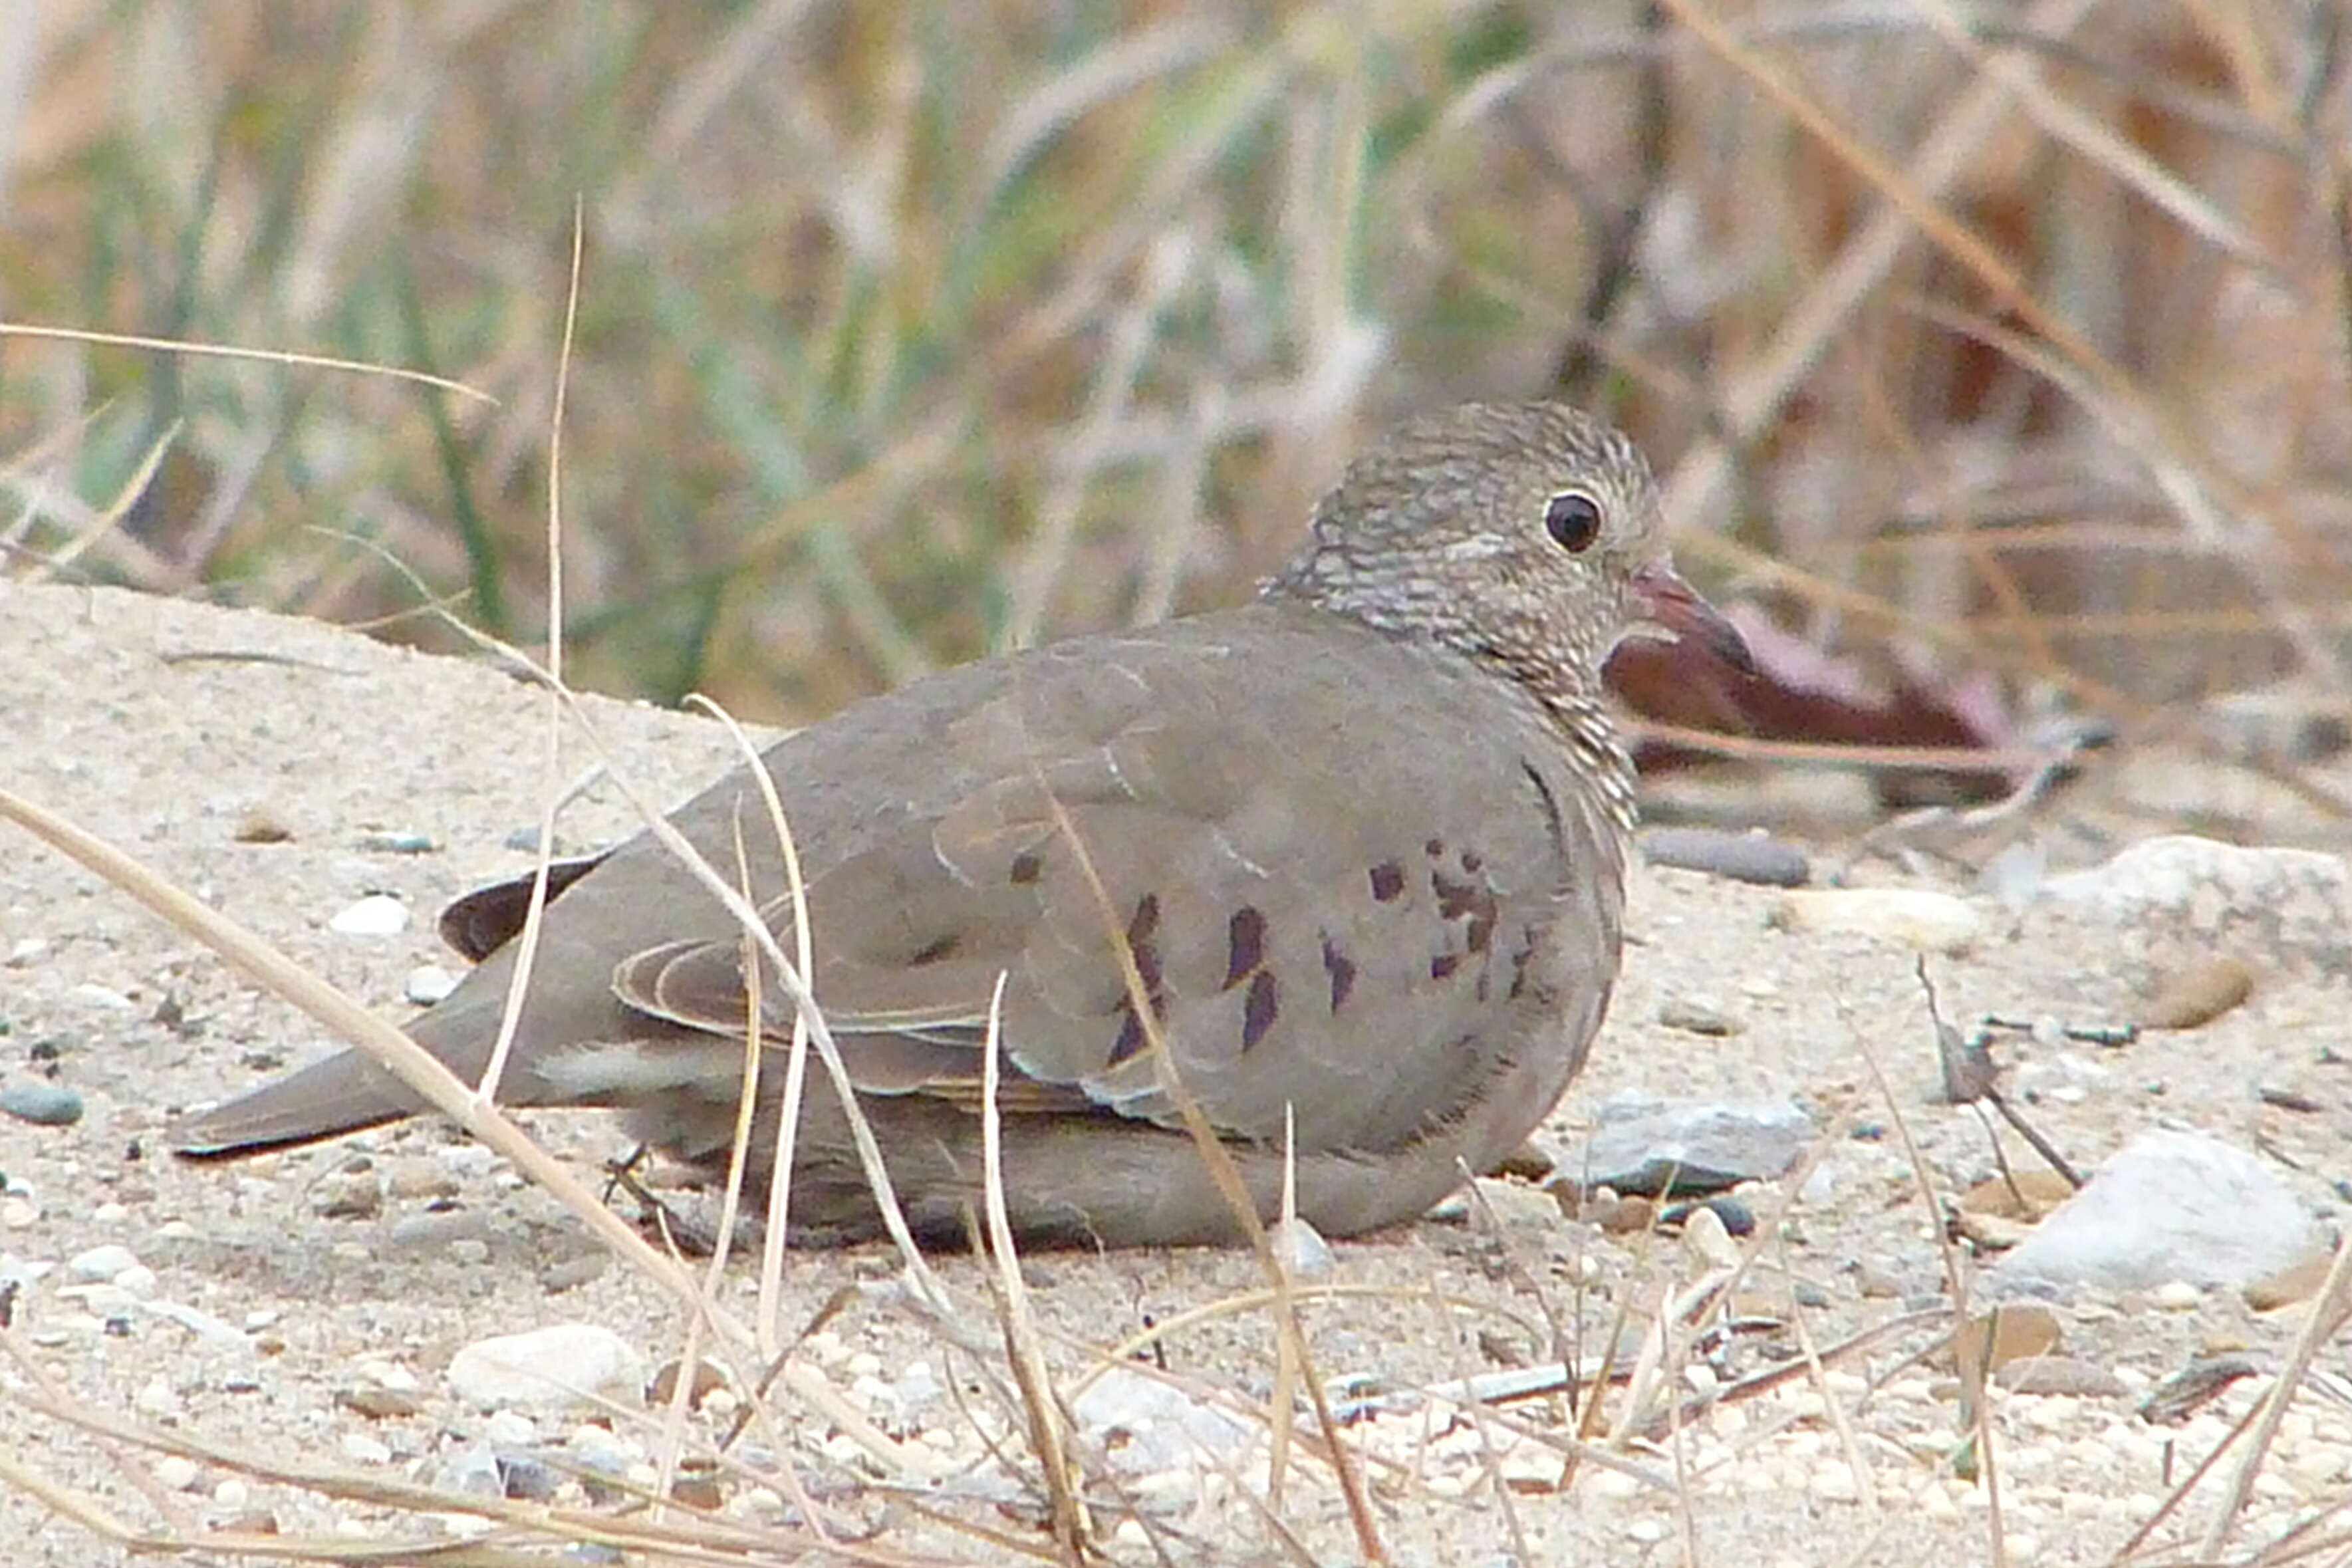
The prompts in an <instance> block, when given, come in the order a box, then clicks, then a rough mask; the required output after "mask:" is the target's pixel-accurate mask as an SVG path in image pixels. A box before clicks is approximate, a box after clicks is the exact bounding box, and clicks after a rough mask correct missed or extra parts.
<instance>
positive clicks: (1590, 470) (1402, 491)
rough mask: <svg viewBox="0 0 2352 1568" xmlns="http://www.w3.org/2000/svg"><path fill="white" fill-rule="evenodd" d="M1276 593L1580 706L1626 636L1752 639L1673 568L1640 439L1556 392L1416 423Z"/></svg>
mask: <svg viewBox="0 0 2352 1568" xmlns="http://www.w3.org/2000/svg"><path fill="white" fill-rule="evenodd" d="M1267 587H1268V592H1269V593H1270V594H1274V595H1284V596H1288V597H1294V598H1299V599H1304V600H1306V601H1307V602H1308V603H1310V604H1314V605H1318V606H1320V607H1322V608H1324V609H1328V610H1330V611H1333V612H1334V613H1336V614H1339V615H1344V616H1351V617H1353V618H1355V619H1357V620H1360V621H1364V622H1366V623H1368V624H1370V625H1372V626H1378V627H1380V628H1381V629H1382V630H1384V631H1388V632H1391V633H1393V634H1394V635H1396V636H1399V637H1411V638H1413V639H1416V640H1427V641H1431V642H1435V643H1438V644H1440V645H1443V646H1444V647H1448V648H1451V649H1453V650H1454V651H1455V652H1458V653H1462V654H1464V655H1465V656H1467V657H1469V658H1475V659H1477V660H1479V661H1481V662H1483V663H1488V664H1491V665H1494V666H1496V667H1497V668H1500V669H1501V670H1502V671H1504V672H1505V673H1507V674H1508V675H1509V676H1510V677H1511V678H1512V679H1517V680H1518V681H1520V682H1521V683H1522V684H1524V685H1526V686H1528V688H1529V689H1531V690H1532V691H1533V692H1534V693H1535V694H1536V695H1537V696H1538V698H1539V699H1542V700H1546V701H1547V703H1548V704H1551V705H1559V704H1562V703H1566V704H1568V705H1570V706H1576V707H1580V706H1582V705H1583V704H1584V703H1585V702H1588V701H1590V700H1591V698H1592V697H1593V696H1594V695H1595V694H1596V693H1597V691H1598V688H1599V682H1600V671H1601V662H1602V661H1603V660H1604V659H1606V658H1608V657H1609V653H1610V650H1611V649H1612V648H1614V647H1616V646H1617V642H1618V640H1619V639H1620V638H1621V637H1625V636H1627V635H1629V634H1631V635H1634V636H1650V637H1670V638H1688V639H1690V640H1692V641H1694V642H1696V643H1698V644H1701V645H1703V646H1704V647H1706V648H1707V649H1708V650H1709V651H1710V652H1712V653H1713V654H1715V655H1716V656H1717V657H1719V658H1724V659H1726V660H1727V661H1728V662H1729V663H1731V664H1732V665H1734V666H1735V667H1737V668H1747V667H1748V649H1747V646H1746V645H1745V644H1744V643H1743V642H1742V641H1741V640H1740V637H1739V634H1738V632H1737V631H1735V630H1734V629H1733V628H1732V627H1731V626H1730V624H1729V623H1728V622H1727V621H1725V620H1724V618H1723V617H1722V616H1720V615H1719V614H1717V611H1716V610H1715V608H1714V606H1712V605H1709V604H1707V602H1706V600H1704V599H1702V598H1700V597H1699V596H1698V595H1697V594H1696V592H1694V591H1693V590H1692V588H1691V586H1690V584H1687V583H1685V581H1683V579H1682V576H1681V574H1678V573H1677V572H1675V567H1674V562H1673V560H1672V559H1671V558H1670V557H1669V556H1668V555H1667V553H1666V542H1665V530H1664V523H1663V521H1662V520H1661V518H1660V516H1659V511H1658V490H1657V485H1656V483H1655V481H1654V480H1653V479H1651V477H1650V466H1649V464H1648V463H1647V462H1645V461H1643V458H1642V454H1641V452H1640V450H1639V449H1638V448H1636V447H1634V445H1633V442H1632V441H1631V440H1629V439H1628V438H1627V437H1625V436H1624V435H1622V433H1621V432H1619V431H1617V430H1614V429H1612V428H1611V427H1610V426H1606V425H1603V424H1601V422H1600V421H1599V420H1596V419H1592V418H1590V417H1588V416H1585V415H1583V414H1580V413H1578V412H1577V411H1576V410H1575V409H1573V408H1569V407H1566V406H1564V405H1560V404H1557V403H1472V404H1465V405H1461V406H1459V407H1456V408H1451V409H1448V410H1446V411H1445V412H1444V413H1441V414H1432V415H1427V416H1423V417H1420V418H1416V419H1411V420H1408V421H1406V422H1405V423H1404V424H1402V425H1400V426H1396V427H1395V428H1394V429H1392V430H1391V431H1389V432H1388V433H1387V434H1386V435H1385V436H1383V437H1381V438H1380V440H1378V441H1377V442H1375V443H1374V444H1373V445H1372V446H1371V447H1369V448H1368V449H1367V450H1366V451H1365V452H1364V453H1363V454H1362V455H1361V456H1360V457H1359V458H1356V460H1355V461H1354V462H1352V463H1350V464H1349V465H1348V470H1347V472H1346V473H1345V474H1343V475H1342V476H1341V477H1340V479H1339V484H1338V485H1336V486H1335V487H1333V489H1331V491H1330V493H1329V494H1328V495H1327V496H1325V497H1324V498H1323V500H1322V501H1321V503H1320V504H1319V505H1318V506H1317V508H1316V510H1315V521H1314V527H1313V535H1312V537H1311V538H1310V540H1309V541H1308V542H1307V547H1306V548H1305V549H1304V550H1303V551H1301V552H1299V554H1298V556H1297V559H1295V560H1294V561H1293V562H1292V563H1290V565H1289V566H1288V567H1287V568H1286V570H1285V571H1284V572H1283V573H1282V574H1280V575H1279V576H1277V577H1276V578H1275V579H1274V580H1273V582H1272V583H1270V584H1268V585H1267Z"/></svg>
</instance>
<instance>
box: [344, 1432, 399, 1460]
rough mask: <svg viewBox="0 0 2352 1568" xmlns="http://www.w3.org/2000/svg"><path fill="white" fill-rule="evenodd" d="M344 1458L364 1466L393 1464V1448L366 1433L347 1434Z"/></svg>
mask: <svg viewBox="0 0 2352 1568" xmlns="http://www.w3.org/2000/svg"><path fill="white" fill-rule="evenodd" d="M342 1450H343V1458H346V1459H350V1460H352V1462H354V1463H356V1464H362V1465H388V1464H390V1463H392V1446H391V1445H390V1444H388V1443H385V1442H383V1441H382V1440H381V1439H378V1438H375V1437H371V1436H368V1435H367V1434H366V1433H364V1432H346V1433H344V1434H343V1441H342Z"/></svg>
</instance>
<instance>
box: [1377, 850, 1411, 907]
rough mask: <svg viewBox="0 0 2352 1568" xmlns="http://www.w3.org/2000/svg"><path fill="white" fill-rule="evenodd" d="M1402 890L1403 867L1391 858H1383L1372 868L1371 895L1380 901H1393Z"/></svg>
mask: <svg viewBox="0 0 2352 1568" xmlns="http://www.w3.org/2000/svg"><path fill="white" fill-rule="evenodd" d="M1403 892H1404V868H1403V867H1402V866H1400V865H1398V864H1397V863H1396V862H1395V861H1393V860H1383V861H1381V863H1380V864H1379V865H1377V866H1375V867H1373V868H1372V897H1373V898H1375V899H1378V900H1380V901H1381V903H1384V904H1388V903H1394V902H1395V901H1396V900H1397V899H1398V898H1399V897H1400V896H1401V895H1402V893H1403Z"/></svg>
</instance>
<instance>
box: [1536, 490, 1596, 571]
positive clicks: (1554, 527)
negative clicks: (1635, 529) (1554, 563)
mask: <svg viewBox="0 0 2352 1568" xmlns="http://www.w3.org/2000/svg"><path fill="white" fill-rule="evenodd" d="M1544 531H1546V532H1547V533H1549V534H1550V535H1551V537H1552V542H1553V543H1555V544H1557V545H1559V547H1560V548H1561V549H1562V550H1565V551H1567V552H1569V553H1570V555H1581V554H1583V553H1584V552H1585V551H1586V550H1588V549H1590V548H1591V544H1592V542H1593V541H1594V540H1595V539H1598V538H1599V537H1601V503H1600V502H1599V501H1597V500H1593V499H1592V498H1591V496H1589V495H1586V494H1585V493H1584V492H1583V491H1582V490H1567V491H1564V492H1562V493H1561V494H1559V495H1556V496H1554V497H1552V498H1551V504H1550V505H1549V506H1547V507H1545V508H1544Z"/></svg>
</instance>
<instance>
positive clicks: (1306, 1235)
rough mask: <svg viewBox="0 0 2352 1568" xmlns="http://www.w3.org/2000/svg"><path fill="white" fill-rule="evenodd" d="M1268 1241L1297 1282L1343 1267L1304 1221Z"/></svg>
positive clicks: (1271, 1232) (1288, 1223) (1288, 1222)
mask: <svg viewBox="0 0 2352 1568" xmlns="http://www.w3.org/2000/svg"><path fill="white" fill-rule="evenodd" d="M1265 1239H1266V1242H1267V1244H1268V1245H1269V1246H1271V1247H1273V1248H1274V1256H1275V1258H1276V1260H1277V1261H1278V1262H1280V1263H1281V1264H1282V1265H1283V1266H1284V1267H1285V1268H1287V1269H1289V1270H1290V1273H1291V1275H1292V1276H1293V1277H1294V1278H1296V1279H1320V1278H1322V1277H1323V1276H1324V1275H1326V1274H1328V1273H1330V1272H1331V1270H1332V1269H1334V1268H1338V1267H1339V1258H1338V1255H1336V1254H1335V1253H1333V1252H1332V1250H1331V1244H1330V1243H1329V1242H1328V1241H1326V1240H1324V1239H1323V1237H1322V1235H1321V1233H1319V1232H1318V1231H1317V1230H1316V1228H1315V1227H1314V1226H1311V1225H1309V1224H1307V1222H1306V1221H1305V1220H1303V1219H1285V1220H1277V1221H1276V1222H1275V1223H1274V1224H1273V1225H1271V1226H1267V1227H1266V1233H1265ZM853 1370H854V1368H853Z"/></svg>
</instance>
